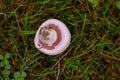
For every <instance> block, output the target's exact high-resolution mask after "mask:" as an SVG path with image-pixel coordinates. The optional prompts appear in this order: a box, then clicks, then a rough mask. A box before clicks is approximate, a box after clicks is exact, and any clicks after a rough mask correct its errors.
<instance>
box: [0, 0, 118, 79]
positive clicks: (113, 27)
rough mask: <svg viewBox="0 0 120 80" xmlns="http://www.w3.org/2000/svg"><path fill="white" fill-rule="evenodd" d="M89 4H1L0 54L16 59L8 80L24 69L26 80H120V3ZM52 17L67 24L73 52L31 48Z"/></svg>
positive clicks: (81, 0)
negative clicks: (54, 54)
mask: <svg viewBox="0 0 120 80" xmlns="http://www.w3.org/2000/svg"><path fill="white" fill-rule="evenodd" d="M89 1H90V0H89ZM89 1H88V0H55V1H54V0H7V1H6V0H0V54H2V55H4V54H6V53H9V54H11V55H12V57H11V58H10V59H9V62H10V64H11V69H10V70H9V71H10V75H9V78H10V79H12V78H13V74H14V73H15V72H17V71H19V72H22V71H24V72H26V74H27V76H26V78H25V80H119V79H120V77H119V74H120V9H119V8H117V6H116V5H115V3H116V1H117V0H99V5H95V6H93V3H90V2H89ZM49 18H56V19H59V20H61V21H63V22H64V23H65V24H66V25H67V26H68V28H69V30H70V32H71V35H72V40H71V44H70V46H69V48H68V49H67V50H66V51H65V52H63V53H62V54H60V55H56V56H47V55H45V54H43V53H41V52H39V51H38V50H37V49H35V47H34V44H33V40H34V35H35V32H36V30H37V29H38V27H39V26H40V25H41V24H42V22H43V21H45V20H47V19H49ZM2 70H3V69H2V68H0V75H1V76H4V75H3V74H2V72H1V71H2ZM3 80H4V79H3Z"/></svg>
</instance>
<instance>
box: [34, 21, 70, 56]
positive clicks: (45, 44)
mask: <svg viewBox="0 0 120 80" xmlns="http://www.w3.org/2000/svg"><path fill="white" fill-rule="evenodd" d="M70 40H71V34H70V31H69V30H68V28H67V27H66V25H65V24H64V23H63V22H61V21H59V20H57V19H48V20H47V21H45V22H43V24H42V25H41V26H40V27H39V29H38V30H37V32H36V35H35V38H34V44H35V47H36V48H37V49H38V50H39V51H41V52H43V53H45V54H47V55H57V54H60V53H62V52H63V51H65V50H66V49H67V47H68V46H69V44H70Z"/></svg>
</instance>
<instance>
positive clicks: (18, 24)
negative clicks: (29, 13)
mask: <svg viewBox="0 0 120 80" xmlns="http://www.w3.org/2000/svg"><path fill="white" fill-rule="evenodd" d="M14 14H15V18H16V21H17V26H18V29H19V31H20V33H21V32H22V29H21V27H20V23H19V21H18V17H17V14H16V11H14ZM21 35H22V39H23V42H24V44H25V45H26V43H25V38H24V36H23V34H22V33H21Z"/></svg>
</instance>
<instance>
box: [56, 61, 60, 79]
mask: <svg viewBox="0 0 120 80" xmlns="http://www.w3.org/2000/svg"><path fill="white" fill-rule="evenodd" d="M59 75H60V62H59V63H58V72H57V77H56V80H59Z"/></svg>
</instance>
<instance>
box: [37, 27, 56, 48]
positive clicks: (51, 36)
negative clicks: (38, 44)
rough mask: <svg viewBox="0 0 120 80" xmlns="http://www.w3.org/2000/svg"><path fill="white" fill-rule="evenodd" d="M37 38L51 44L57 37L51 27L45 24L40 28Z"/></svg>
mask: <svg viewBox="0 0 120 80" xmlns="http://www.w3.org/2000/svg"><path fill="white" fill-rule="evenodd" d="M39 39H40V40H41V41H42V42H43V43H45V44H48V46H52V44H53V43H54V42H55V41H56V39H57V33H56V31H55V30H54V29H52V28H51V27H49V26H45V27H42V28H41V29H40V35H39Z"/></svg>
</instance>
